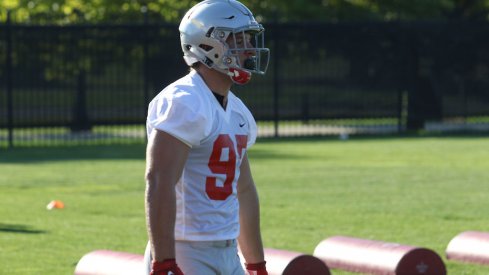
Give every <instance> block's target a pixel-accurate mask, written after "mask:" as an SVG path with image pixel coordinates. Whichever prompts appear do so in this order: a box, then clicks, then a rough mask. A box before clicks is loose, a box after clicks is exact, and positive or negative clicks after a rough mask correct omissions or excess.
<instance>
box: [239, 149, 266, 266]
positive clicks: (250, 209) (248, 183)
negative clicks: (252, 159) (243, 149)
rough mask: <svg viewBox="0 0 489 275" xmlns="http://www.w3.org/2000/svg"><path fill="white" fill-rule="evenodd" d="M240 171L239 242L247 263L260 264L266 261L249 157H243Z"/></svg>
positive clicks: (256, 195)
mask: <svg viewBox="0 0 489 275" xmlns="http://www.w3.org/2000/svg"><path fill="white" fill-rule="evenodd" d="M240 169H241V174H240V177H239V179H238V200H239V204H240V210H239V221H240V224H241V230H240V232H241V233H240V236H239V238H238V242H239V246H240V248H241V253H242V254H243V257H244V258H245V261H246V263H260V262H263V261H264V260H265V259H264V255H263V244H262V240H261V234H260V207H259V202H258V194H257V192H256V187H255V183H254V181H253V177H252V174H251V169H250V164H249V162H248V156H247V155H245V156H244V157H243V162H242V163H241V168H240Z"/></svg>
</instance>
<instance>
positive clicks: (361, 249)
mask: <svg viewBox="0 0 489 275" xmlns="http://www.w3.org/2000/svg"><path fill="white" fill-rule="evenodd" d="M313 255H314V256H316V257H318V258H319V259H321V260H323V261H324V262H325V263H326V265H327V266H328V267H329V268H336V269H342V270H347V271H351V272H361V273H370V274H382V275H417V274H420V275H445V274H446V268H445V264H444V263H443V260H442V259H441V258H440V256H438V254H436V253H435V252H434V251H432V250H429V249H426V248H419V247H414V246H408V245H401V244H397V243H387V242H381V241H373V240H365V239H358V238H352V237H345V236H334V237H331V238H328V239H325V240H323V241H322V242H321V243H319V245H318V246H316V249H315V250H314V254H313Z"/></svg>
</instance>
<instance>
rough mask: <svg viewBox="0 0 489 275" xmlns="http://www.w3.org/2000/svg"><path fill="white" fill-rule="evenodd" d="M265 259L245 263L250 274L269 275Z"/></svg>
mask: <svg viewBox="0 0 489 275" xmlns="http://www.w3.org/2000/svg"><path fill="white" fill-rule="evenodd" d="M266 263H267V262H265V261H263V262H261V263H256V264H245V266H246V270H247V271H248V274H249V275H268V272H267V267H266Z"/></svg>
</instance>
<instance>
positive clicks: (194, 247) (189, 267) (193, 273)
mask: <svg viewBox="0 0 489 275" xmlns="http://www.w3.org/2000/svg"><path fill="white" fill-rule="evenodd" d="M175 254H176V259H177V264H178V266H179V267H180V269H181V270H182V271H183V273H184V274H185V275H244V274H245V273H244V270H243V267H242V265H241V261H240V259H239V256H238V247H237V242H236V240H227V241H176V242H175ZM151 262H152V256H151V249H150V244H149V242H148V245H147V246H146V252H145V253H144V266H145V268H146V270H145V272H144V274H146V275H149V274H150V272H151Z"/></svg>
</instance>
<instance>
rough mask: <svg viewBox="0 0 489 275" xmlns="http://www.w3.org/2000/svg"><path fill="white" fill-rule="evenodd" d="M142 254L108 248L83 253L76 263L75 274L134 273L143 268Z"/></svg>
mask: <svg viewBox="0 0 489 275" xmlns="http://www.w3.org/2000/svg"><path fill="white" fill-rule="evenodd" d="M143 259H144V257H143V256H142V255H137V254H130V253H126V252H116V251H109V250H96V251H92V252H90V253H88V254H85V255H84V256H83V257H82V258H81V260H80V261H79V262H78V264H77V265H76V269H75V275H124V274H127V275H134V274H142V272H143V270H144V263H143Z"/></svg>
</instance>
